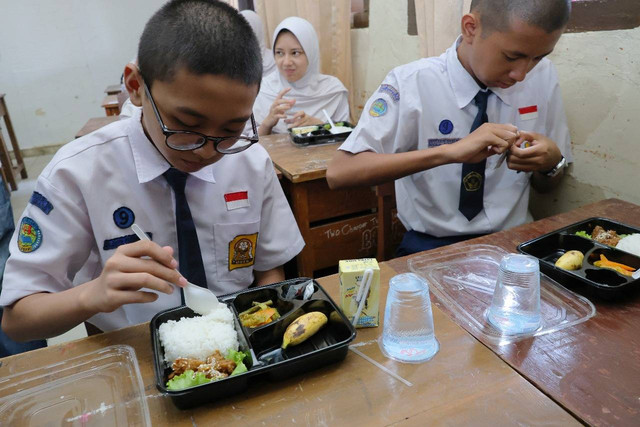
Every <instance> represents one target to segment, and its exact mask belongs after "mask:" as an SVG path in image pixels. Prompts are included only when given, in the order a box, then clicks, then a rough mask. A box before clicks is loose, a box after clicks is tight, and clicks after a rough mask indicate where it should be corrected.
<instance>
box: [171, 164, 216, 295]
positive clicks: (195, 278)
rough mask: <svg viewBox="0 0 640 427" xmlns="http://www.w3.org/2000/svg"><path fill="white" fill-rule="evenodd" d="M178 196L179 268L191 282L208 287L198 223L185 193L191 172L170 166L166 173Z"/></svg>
mask: <svg viewBox="0 0 640 427" xmlns="http://www.w3.org/2000/svg"><path fill="white" fill-rule="evenodd" d="M163 175H164V177H165V179H166V180H167V182H168V183H169V185H170V186H171V188H172V189H173V193H174V194H175V197H176V228H177V232H178V257H179V259H178V262H179V263H180V265H179V266H178V270H180V273H181V274H182V275H183V276H184V277H185V278H186V279H187V280H188V281H189V282H191V283H193V284H195V285H198V286H202V287H203V288H206V287H207V276H206V274H205V272H204V263H203V262H202V254H201V253H200V244H199V243H198V233H196V225H195V224H194V223H193V217H192V216H191V209H189V204H188V203H187V197H186V196H185V194H184V189H185V186H186V185H187V178H188V177H189V174H187V173H184V172H181V171H179V170H178V169H174V168H170V169H168V170H167V171H166V172H165V173H164V174H163Z"/></svg>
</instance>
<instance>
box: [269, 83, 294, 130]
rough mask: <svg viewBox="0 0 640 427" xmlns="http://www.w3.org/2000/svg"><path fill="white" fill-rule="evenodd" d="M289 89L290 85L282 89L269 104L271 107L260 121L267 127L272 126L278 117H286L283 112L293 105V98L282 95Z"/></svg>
mask: <svg viewBox="0 0 640 427" xmlns="http://www.w3.org/2000/svg"><path fill="white" fill-rule="evenodd" d="M290 90H291V88H290V87H288V88H285V89H282V90H281V91H280V93H279V94H278V96H277V97H276V99H275V101H273V104H271V108H269V114H268V115H267V117H265V118H264V120H263V121H262V123H263V124H264V125H265V126H268V127H269V128H273V127H274V126H275V125H276V124H277V123H278V120H280V119H286V118H287V115H286V114H285V113H286V112H287V111H288V110H290V109H291V107H293V105H294V104H295V103H296V100H295V99H284V98H283V96H284V95H285V94H286V93H287V92H289V91H290Z"/></svg>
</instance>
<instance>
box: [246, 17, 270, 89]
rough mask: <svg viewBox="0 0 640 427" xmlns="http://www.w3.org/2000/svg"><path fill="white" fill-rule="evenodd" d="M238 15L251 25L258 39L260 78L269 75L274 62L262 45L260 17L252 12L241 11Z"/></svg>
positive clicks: (268, 50) (262, 32) (262, 35)
mask: <svg viewBox="0 0 640 427" xmlns="http://www.w3.org/2000/svg"><path fill="white" fill-rule="evenodd" d="M240 14H241V15H242V16H244V19H246V20H247V22H248V23H249V25H251V29H252V30H253V32H254V33H255V35H256V37H257V38H258V43H260V51H261V52H262V77H264V76H266V75H267V74H271V72H272V71H275V69H276V62H275V61H274V60H273V52H272V51H271V49H267V46H265V44H264V30H263V29H262V20H260V16H259V15H258V14H257V13H255V12H254V11H253V10H243V11H242V12H240Z"/></svg>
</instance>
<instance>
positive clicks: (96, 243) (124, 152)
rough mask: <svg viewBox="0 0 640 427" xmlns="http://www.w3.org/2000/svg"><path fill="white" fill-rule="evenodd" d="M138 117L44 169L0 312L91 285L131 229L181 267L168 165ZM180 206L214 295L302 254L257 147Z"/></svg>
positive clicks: (213, 172)
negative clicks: (166, 250)
mask: <svg viewBox="0 0 640 427" xmlns="http://www.w3.org/2000/svg"><path fill="white" fill-rule="evenodd" d="M140 116H141V110H140V109H136V111H135V113H134V116H133V117H131V118H130V119H126V120H120V121H118V122H115V123H113V124H110V125H108V126H105V127H103V128H101V129H99V130H97V131H96V132H93V133H91V134H89V135H87V136H85V137H83V138H80V139H77V140H75V141H73V142H71V143H69V144H67V145H65V146H64V147H62V148H61V149H60V150H59V151H58V153H57V154H56V155H55V157H54V158H53V160H52V161H51V163H49V165H48V166H47V167H46V168H45V169H44V171H43V172H42V174H41V175H40V177H39V178H38V182H37V184H36V189H35V193H34V196H33V197H32V199H31V200H32V201H31V203H29V205H28V206H27V208H26V209H25V211H24V213H23V216H22V218H21V226H19V227H18V228H17V229H16V232H15V234H14V236H13V239H12V242H11V246H10V251H11V256H10V258H9V261H8V262H7V266H6V271H5V276H4V283H3V289H2V295H1V296H0V304H1V305H3V306H7V305H10V304H12V303H14V302H15V301H17V300H19V299H20V298H23V297H25V296H27V295H30V294H34V293H38V292H61V291H64V290H67V289H69V288H71V287H72V286H73V283H76V284H77V283H83V282H86V281H87V280H91V279H93V278H95V277H97V276H98V275H99V274H100V272H101V271H102V267H103V266H104V264H105V262H106V260H107V259H108V258H110V257H111V256H112V255H113V253H114V252H115V249H116V247H117V246H118V245H119V244H122V243H123V242H124V243H127V242H128V241H130V240H131V239H132V238H133V234H132V232H131V230H130V228H129V226H130V223H131V222H133V221H135V222H136V223H137V224H138V225H140V227H142V228H143V229H144V230H145V231H146V232H147V233H150V234H151V235H152V240H153V241H155V242H157V243H158V244H159V245H161V246H171V247H172V248H173V249H174V251H175V253H174V257H175V259H179V254H178V237H177V234H176V216H175V198H174V193H173V191H172V189H171V187H169V184H168V183H167V182H166V180H165V178H164V177H163V176H162V174H163V173H164V172H165V171H166V170H167V169H168V168H169V164H168V163H167V161H166V160H165V159H164V158H163V157H162V156H161V155H160V153H159V152H158V151H157V149H156V148H155V147H154V146H153V144H152V143H151V142H150V141H149V140H148V139H147V137H146V136H145V134H144V131H143V129H142V126H141V124H140ZM245 192H246V194H245ZM186 197H187V200H188V203H189V208H190V210H191V214H192V216H193V220H194V223H195V225H196V231H197V233H198V241H199V245H200V250H201V253H202V258H203V262H204V267H205V271H206V276H207V282H208V287H209V289H211V290H213V291H214V292H215V293H216V294H218V295H221V294H226V293H230V292H235V291H239V290H242V289H246V288H247V287H248V286H249V285H250V284H251V283H252V282H253V279H254V273H253V270H254V269H255V270H258V271H266V270H269V269H272V268H275V267H278V266H280V265H282V264H284V263H285V262H286V261H288V260H290V259H291V258H293V257H294V256H295V255H296V254H298V253H299V252H300V250H301V249H302V247H303V246H304V241H303V239H302V236H301V235H300V231H299V230H298V227H297V225H296V222H295V219H294V217H293V214H292V212H291V209H290V207H289V205H288V203H287V200H286V198H285V197H284V194H283V192H282V188H281V187H280V184H279V182H278V179H277V177H276V174H275V172H274V169H273V164H272V162H271V159H270V158H269V156H268V154H267V153H266V151H265V150H264V148H263V147H261V146H260V145H259V144H254V145H253V146H252V147H251V148H249V149H248V150H246V151H244V152H242V153H238V154H231V155H226V156H224V157H223V158H222V159H220V160H219V161H218V162H216V163H214V164H212V165H210V166H207V167H205V168H203V169H201V170H199V171H197V172H194V173H192V174H190V176H189V177H188V180H187V186H186ZM47 211H48V212H47ZM34 224H35V225H34ZM23 227H27V228H26V229H25V230H22V228H23ZM21 230H22V231H21ZM19 239H22V240H21V248H22V249H20V248H19V246H18V242H19ZM242 239H245V240H244V243H243V244H242V245H238V242H239V241H240V240H242ZM134 240H137V239H134ZM29 251H30V252H29ZM74 279H75V280H74ZM178 305H180V292H177V291H176V292H174V293H173V294H172V295H166V294H163V293H159V298H158V299H157V300H156V301H155V302H153V303H147V304H130V305H126V306H123V307H121V308H119V309H118V310H116V311H115V312H113V313H103V314H99V315H97V316H94V317H93V318H91V319H90V320H89V321H90V322H91V323H93V324H95V325H96V326H98V327H100V328H101V329H103V330H111V329H115V328H121V327H124V326H127V325H131V324H136V323H141V322H145V321H148V320H150V319H151V317H152V316H153V315H154V314H156V313H157V312H159V311H161V310H163V309H167V308H170V307H175V306H178Z"/></svg>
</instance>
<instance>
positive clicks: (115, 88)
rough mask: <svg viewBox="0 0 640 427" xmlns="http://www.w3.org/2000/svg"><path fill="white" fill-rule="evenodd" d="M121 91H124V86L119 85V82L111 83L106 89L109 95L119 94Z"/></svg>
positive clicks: (105, 91)
mask: <svg viewBox="0 0 640 427" xmlns="http://www.w3.org/2000/svg"><path fill="white" fill-rule="evenodd" d="M120 92H122V86H121V85H119V84H118V85H109V86H107V88H106V89H105V90H104V93H106V94H107V95H117V94H119V93H120Z"/></svg>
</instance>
